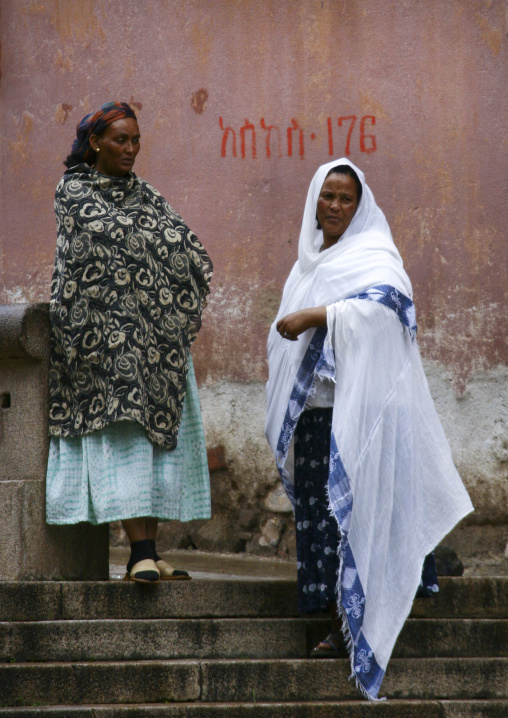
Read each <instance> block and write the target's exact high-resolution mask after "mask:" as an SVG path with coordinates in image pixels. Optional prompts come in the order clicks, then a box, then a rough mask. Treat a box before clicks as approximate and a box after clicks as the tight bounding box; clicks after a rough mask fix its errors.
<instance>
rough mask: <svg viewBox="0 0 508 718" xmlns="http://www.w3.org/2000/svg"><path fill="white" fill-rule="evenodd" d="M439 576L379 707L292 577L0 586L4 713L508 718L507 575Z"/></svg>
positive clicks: (0, 713)
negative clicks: (308, 611) (326, 647)
mask: <svg viewBox="0 0 508 718" xmlns="http://www.w3.org/2000/svg"><path fill="white" fill-rule="evenodd" d="M440 583H441V593H440V594H439V595H438V596H436V597H433V598H431V599H426V600H425V599H417V600H416V601H415V604H414V607H413V612H412V614H411V617H410V619H409V620H408V621H407V623H406V626H405V627H404V630H403V631H402V633H401V635H400V637H399V641H398V643H397V645H396V647H395V651H394V654H393V658H392V660H391V662H390V665H389V667H388V672H387V675H386V678H385V682H384V685H383V691H382V692H383V695H386V696H387V698H388V699H389V700H388V701H384V702H381V703H375V704H373V703H368V702H366V701H363V700H361V699H360V697H359V695H358V692H357V691H356V689H355V687H354V685H353V684H352V683H350V682H348V676H349V672H350V671H349V662H348V660H347V659H346V657H345V654H344V658H343V659H334V660H324V661H323V660H309V659H307V658H306V656H307V655H308V651H309V649H310V648H311V647H312V646H313V645H314V644H315V643H316V642H317V641H318V640H319V639H320V638H322V637H323V636H324V635H325V634H326V632H327V621H326V619H325V618H322V617H317V618H299V617H298V614H297V610H296V588H295V584H294V582H293V581H288V580H267V579H256V580H230V579H226V580H201V579H199V580H193V581H188V582H165V583H162V584H159V585H157V586H149V587H145V586H139V585H135V584H126V583H122V582H120V581H109V582H73V583H70V582H31V583H19V582H0V718H5V717H6V716H16V717H17V718H25V717H27V716H38V715H40V716H47V715H52V716H53V715H54V716H61V718H67V717H69V716H73V718H78V717H79V718H85V716H86V717H89V718H91V717H92V716H93V717H94V718H99V717H100V718H106V717H107V718H113V717H114V718H121V717H124V716H125V718H127V717H129V718H134V717H136V718H141V717H142V716H143V717H145V716H146V717H148V716H154V717H155V718H157V717H159V716H160V717H162V716H168V717H172V718H174V717H176V716H178V717H179V718H183V716H185V717H188V718H198V717H199V718H201V716H203V717H205V716H206V717H210V718H211V717H212V716H213V717H214V718H219V717H220V716H224V718H240V717H243V716H249V717H251V718H282V716H284V717H286V716H294V717H295V718H311V717H312V718H318V717H319V718H332V716H333V717H335V716H347V717H348V718H360V717H361V718H364V717H369V716H383V717H387V718H388V717H389V718H480V716H481V718H494V717H495V718H501V716H503V718H506V716H508V657H507V656H508V620H507V607H508V577H503V578H442V579H441V581H440Z"/></svg>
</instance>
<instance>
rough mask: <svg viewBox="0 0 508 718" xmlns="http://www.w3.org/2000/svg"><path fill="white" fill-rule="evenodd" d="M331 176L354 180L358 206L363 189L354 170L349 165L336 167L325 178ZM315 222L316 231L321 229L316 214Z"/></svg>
mask: <svg viewBox="0 0 508 718" xmlns="http://www.w3.org/2000/svg"><path fill="white" fill-rule="evenodd" d="M331 174H336V175H348V176H349V177H352V178H353V179H354V181H355V185H356V194H357V196H358V204H360V200H361V198H362V192H363V187H362V183H361V182H360V178H359V177H358V175H357V174H356V172H355V171H354V169H353V168H352V167H350V166H349V165H337V166H336V167H332V169H331V170H330V171H329V172H328V174H327V175H326V177H329V176H330V175H331ZM326 177H325V179H326ZM316 222H317V229H321V225H320V224H319V220H318V218H317V213H316Z"/></svg>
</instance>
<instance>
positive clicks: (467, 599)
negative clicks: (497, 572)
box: [411, 576, 508, 618]
mask: <svg viewBox="0 0 508 718" xmlns="http://www.w3.org/2000/svg"><path fill="white" fill-rule="evenodd" d="M411 616H413V617H415V618H418V617H427V618H444V617H450V618H453V617H459V616H460V617H461V618H508V576H482V577H479V576H478V577H469V578H466V577H463V576H462V577H460V578H456V577H451V576H447V577H442V578H440V579H439V593H438V594H436V595H435V596H432V597H430V598H417V599H415V601H414V603H413V608H412V611H411Z"/></svg>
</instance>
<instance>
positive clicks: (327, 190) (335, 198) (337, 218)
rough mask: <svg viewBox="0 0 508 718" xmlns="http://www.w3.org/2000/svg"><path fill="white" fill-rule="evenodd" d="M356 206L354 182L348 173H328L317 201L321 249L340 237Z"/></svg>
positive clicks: (356, 196) (356, 197)
mask: <svg viewBox="0 0 508 718" xmlns="http://www.w3.org/2000/svg"><path fill="white" fill-rule="evenodd" d="M357 207H358V191H357V189H356V182H355V180H354V179H353V177H350V176H349V175H342V174H336V173H335V172H334V173H332V174H330V175H328V177H327V178H326V179H325V181H324V182H323V186H322V187H321V192H320V193H319V198H318V201H317V209H316V214H317V218H318V220H319V224H320V225H321V227H322V229H323V240H324V241H323V249H328V247H331V246H332V245H334V244H335V243H336V242H338V241H339V239H340V238H341V237H342V235H343V234H344V232H345V231H346V229H347V228H348V227H349V225H350V223H351V220H352V219H353V217H354V214H355V212H356V209H357Z"/></svg>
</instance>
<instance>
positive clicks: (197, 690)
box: [0, 658, 508, 707]
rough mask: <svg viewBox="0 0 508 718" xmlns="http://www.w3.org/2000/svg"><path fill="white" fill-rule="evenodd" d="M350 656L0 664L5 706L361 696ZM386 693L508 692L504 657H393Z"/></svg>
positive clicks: (452, 695) (456, 695)
mask: <svg viewBox="0 0 508 718" xmlns="http://www.w3.org/2000/svg"><path fill="white" fill-rule="evenodd" d="M349 674H350V666H349V661H347V660H346V659H333V660H324V661H318V660H314V661H313V660H268V661H267V660H252V661H249V660H236V661H225V660H217V661H136V662H116V663H105V662H96V663H73V664H69V663H67V664H64V663H43V664H41V663H25V664H3V665H0V696H1V701H0V702H1V704H2V705H3V706H4V707H7V706H31V705H32V706H41V705H62V704H63V705H90V704H92V703H98V704H116V703H120V704H124V703H146V702H151V703H164V702H170V703H178V702H183V701H198V700H201V701H204V702H208V703H228V702H252V703H254V702H256V703H258V702H277V703H279V702H299V701H307V702H308V701H313V702H314V701H317V702H319V701H342V700H349V701H351V700H352V701H355V700H359V699H360V696H359V693H358V691H357V689H356V688H355V686H354V685H353V684H352V683H351V682H349V681H348V677H349ZM382 693H383V695H385V696H387V697H388V698H397V699H417V700H426V701H433V700H441V699H446V700H469V699H475V700H478V699H488V700H494V699H503V700H505V701H506V699H507V698H508V659H506V658H428V659H397V658H395V659H393V660H392V661H391V662H390V666H389V670H388V672H387V675H386V678H385V681H384V684H383V691H382Z"/></svg>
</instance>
